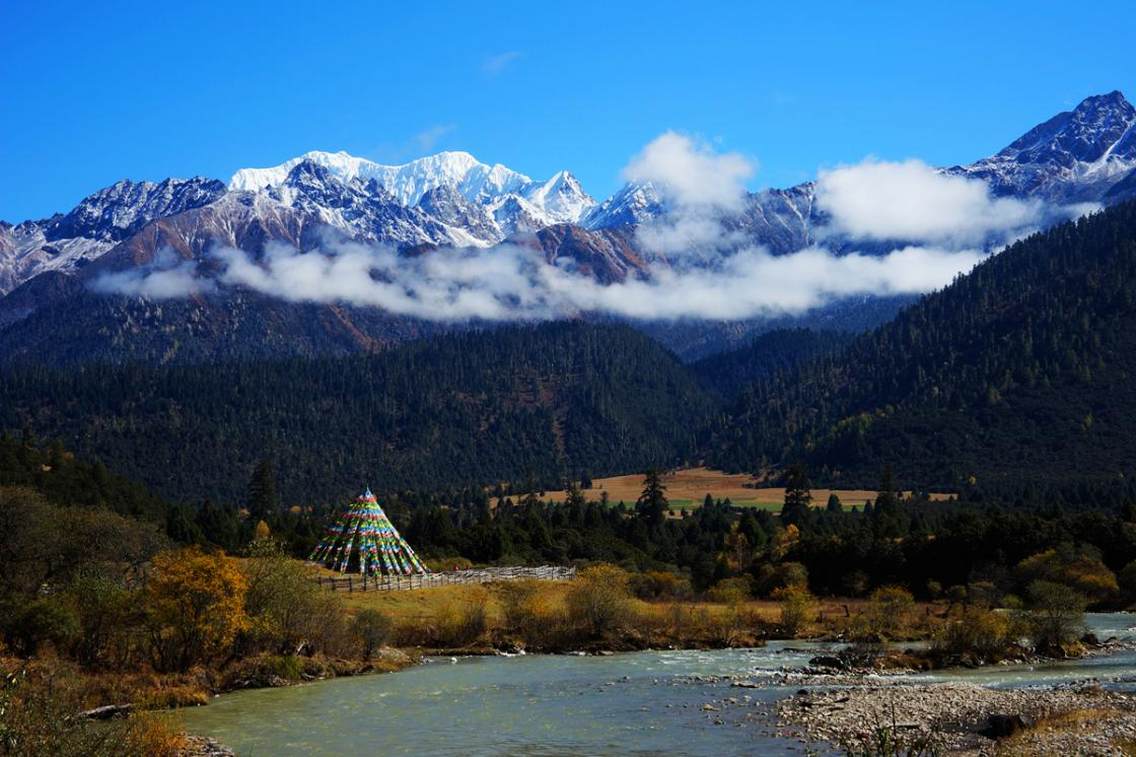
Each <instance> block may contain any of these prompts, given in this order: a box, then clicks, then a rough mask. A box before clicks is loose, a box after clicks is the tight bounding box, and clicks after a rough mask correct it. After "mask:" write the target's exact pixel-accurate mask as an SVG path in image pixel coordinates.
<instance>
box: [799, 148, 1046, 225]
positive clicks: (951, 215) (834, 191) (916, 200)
mask: <svg viewBox="0 0 1136 757" xmlns="http://www.w3.org/2000/svg"><path fill="white" fill-rule="evenodd" d="M816 191H817V195H816V202H817V206H818V207H819V208H820V209H821V210H823V211H826V212H827V213H829V214H830V215H831V219H832V220H831V224H830V226H829V229H828V230H829V231H830V232H835V233H842V234H845V235H847V236H848V237H850V238H852V239H871V240H889V239H903V240H909V241H913V242H927V243H932V244H953V245H974V244H979V245H980V244H982V243H983V242H984V241H987V240H990V239H991V238H992V237H993V238H995V239H997V240H999V241H1002V240H1005V239H1009V238H1011V237H1013V236H1016V235H1018V234H1021V233H1023V232H1025V231H1028V230H1030V229H1032V228H1033V227H1034V226H1035V225H1036V224H1037V223H1038V222H1039V221H1040V220H1041V217H1042V211H1043V206H1042V204H1041V203H1040V202H1037V201H1028V202H1027V201H1022V200H1017V199H1013V198H1003V197H993V196H992V195H991V194H990V188H989V187H988V186H987V185H986V182H984V181H981V180H979V179H970V178H965V177H961V176H949V175H946V174H943V173H940V172H939V171H937V170H935V169H934V168H932V167H930V166H928V165H927V164H925V163H923V162H921V161H918V160H907V161H903V162H900V163H892V162H885V161H878V160H874V159H868V160H865V161H864V162H862V163H859V164H857V165H853V166H843V167H840V168H835V169H832V170H828V171H821V173H820V176H819V177H818V178H817V185H816Z"/></svg>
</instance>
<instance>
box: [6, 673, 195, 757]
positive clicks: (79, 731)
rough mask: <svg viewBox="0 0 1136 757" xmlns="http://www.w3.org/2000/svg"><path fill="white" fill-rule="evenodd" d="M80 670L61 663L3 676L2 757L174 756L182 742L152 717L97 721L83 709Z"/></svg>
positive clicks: (162, 720)
mask: <svg viewBox="0 0 1136 757" xmlns="http://www.w3.org/2000/svg"><path fill="white" fill-rule="evenodd" d="M78 678H79V674H78V671H77V670H76V669H75V668H74V667H72V666H70V665H67V664H64V663H60V662H58V661H55V662H52V663H49V664H48V663H38V664H36V665H35V666H34V667H29V668H24V669H21V670H17V671H15V672H12V673H10V674H8V675H5V676H2V677H0V713H2V714H3V718H0V753H3V754H10V755H28V756H29V757H30V756H31V755H41V754H43V755H48V754H50V755H72V754H74V755H80V754H81V755H84V756H85V757H86V756H88V755H89V756H91V757H151V756H152V757H173V756H174V755H177V754H181V753H182V751H183V750H184V747H185V740H184V738H183V737H182V736H181V735H180V734H178V733H177V731H176V730H174V729H173V728H172V727H171V724H170V723H169V721H168V720H167V719H166V718H163V717H160V716H157V715H154V714H152V713H142V714H138V715H132V716H131V717H129V718H126V719H116V720H110V721H107V722H96V721H92V720H89V719H87V718H81V717H76V716H75V714H76V713H77V712H79V711H80V710H82V709H83V707H84V702H83V697H82V692H81V691H80V690H79V688H78V687H77V686H76V685H75V682H76V681H77V680H78Z"/></svg>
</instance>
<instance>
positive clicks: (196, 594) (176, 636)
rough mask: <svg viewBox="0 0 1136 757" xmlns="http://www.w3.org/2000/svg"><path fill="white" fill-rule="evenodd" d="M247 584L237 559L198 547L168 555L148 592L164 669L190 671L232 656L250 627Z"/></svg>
mask: <svg viewBox="0 0 1136 757" xmlns="http://www.w3.org/2000/svg"><path fill="white" fill-rule="evenodd" d="M246 587H247V581H246V579H245V576H244V574H243V573H242V572H241V570H240V567H239V566H238V565H237V562H236V560H233V559H231V558H229V557H225V555H224V554H223V553H219V552H218V553H216V554H205V553H203V552H202V551H201V550H200V549H198V548H197V547H190V548H188V549H180V550H176V551H170V552H162V553H159V554H158V555H157V556H155V557H154V561H153V568H152V572H151V575H150V578H149V580H148V581H147V583H146V588H145V591H144V593H143V607H144V610H145V613H146V622H147V625H148V626H149V629H150V635H151V637H152V638H153V640H154V644H153V653H154V664H155V665H156V666H157V668H158V669H159V670H163V671H171V670H173V671H179V672H184V671H186V670H188V669H189V668H190V666H192V665H194V664H196V663H198V662H201V661H202V660H205V659H208V658H210V657H214V656H218V655H221V654H224V653H226V652H227V651H228V650H229V648H230V647H231V646H232V644H233V641H234V640H235V639H236V637H237V634H238V633H240V632H241V631H244V630H245V629H246V628H247V627H248V618H247V616H246V615H245V589H246Z"/></svg>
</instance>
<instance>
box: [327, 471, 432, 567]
mask: <svg viewBox="0 0 1136 757" xmlns="http://www.w3.org/2000/svg"><path fill="white" fill-rule="evenodd" d="M352 557H354V558H355V559H354V560H353V559H352ZM310 559H311V560H312V561H313V562H320V563H323V564H324V565H326V566H327V567H329V568H331V569H332V570H338V571H340V572H341V573H346V572H347V571H348V569H350V570H351V571H352V572H359V573H362V574H363V575H365V576H367V575H371V576H375V575H379V574H385V575H403V576H409V575H412V574H415V573H429V572H430V571H428V570H426V566H425V565H423V564H422V561H421V560H419V559H418V555H416V554H414V550H413V549H411V548H410V545H409V544H407V543H406V540H405V539H403V538H402V537H401V536H400V535H399V533H398V530H397V529H396V528H395V527H394V524H392V523H391V522H390V518H388V517H387V514H386V513H385V512H383V508H382V507H380V506H379V501H378V499H376V498H375V495H374V494H372V493H371V490H370V489H367V491H365V492H364V493H363V494H362V496H360V497H359V498H358V499H356V500H355V501H354V502H352V503H351V504H350V505H348V507H347V510H346V511H345V512H344V513H343V514H342V515H340V516H339V517H338V518H337V519H336V520H335V523H334V524H332V525H331V526H330V527H328V529H327V532H326V533H325V534H324V537H323V539H322V540H321V541H320V543H319V544H318V545H317V546H316V548H315V550H314V551H313V552H312V556H311V558H310Z"/></svg>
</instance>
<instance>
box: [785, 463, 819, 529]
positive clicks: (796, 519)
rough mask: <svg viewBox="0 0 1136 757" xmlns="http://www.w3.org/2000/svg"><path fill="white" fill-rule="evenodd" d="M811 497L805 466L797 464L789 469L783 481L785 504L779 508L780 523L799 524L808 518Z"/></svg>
mask: <svg viewBox="0 0 1136 757" xmlns="http://www.w3.org/2000/svg"><path fill="white" fill-rule="evenodd" d="M812 501H813V495H812V493H811V492H810V491H809V475H808V472H807V471H806V470H805V466H804V465H801V464H800V463H797V464H795V465H793V466H792V467H790V468H789V474H788V477H787V478H786V480H785V504H784V506H783V507H782V508H781V522H782V523H785V524H789V523H800V522H801V521H802V520H805V519H806V518H808V515H809V505H811V504H812Z"/></svg>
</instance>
